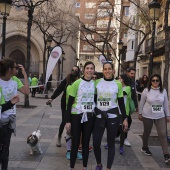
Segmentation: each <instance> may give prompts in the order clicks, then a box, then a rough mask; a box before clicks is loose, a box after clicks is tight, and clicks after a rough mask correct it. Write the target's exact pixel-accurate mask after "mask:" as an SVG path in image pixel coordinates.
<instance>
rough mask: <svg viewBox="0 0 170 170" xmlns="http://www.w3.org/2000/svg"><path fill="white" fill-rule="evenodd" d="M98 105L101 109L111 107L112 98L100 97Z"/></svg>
mask: <svg viewBox="0 0 170 170" xmlns="http://www.w3.org/2000/svg"><path fill="white" fill-rule="evenodd" d="M97 107H99V108H101V109H109V108H110V107H111V99H110V98H102V99H98V101H97Z"/></svg>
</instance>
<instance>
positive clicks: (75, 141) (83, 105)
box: [66, 61, 95, 170]
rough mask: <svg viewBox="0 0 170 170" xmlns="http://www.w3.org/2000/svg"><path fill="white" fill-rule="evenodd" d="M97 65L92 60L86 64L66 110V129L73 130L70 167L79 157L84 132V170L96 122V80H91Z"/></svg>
mask: <svg viewBox="0 0 170 170" xmlns="http://www.w3.org/2000/svg"><path fill="white" fill-rule="evenodd" d="M94 70H95V66H94V64H93V63H92V62H90V61H89V62H86V63H85V65H84V76H83V77H81V78H80V79H78V80H76V81H75V82H74V83H73V84H72V86H71V88H72V89H71V92H70V93H69V94H70V95H69V99H68V105H67V111H66V122H67V123H66V129H67V131H70V130H71V134H72V148H71V158H70V169H71V170H73V169H74V166H75V162H76V158H77V152H78V147H79V143H80V136H81V134H82V155H83V170H86V169H87V162H88V156H89V141H90V137H91V133H92V129H93V124H94V115H93V110H94V92H95V85H94V81H93V80H91V79H92V76H93V73H94Z"/></svg>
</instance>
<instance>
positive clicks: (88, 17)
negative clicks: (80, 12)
mask: <svg viewBox="0 0 170 170" xmlns="http://www.w3.org/2000/svg"><path fill="white" fill-rule="evenodd" d="M93 18H95V14H87V13H86V14H85V19H93Z"/></svg>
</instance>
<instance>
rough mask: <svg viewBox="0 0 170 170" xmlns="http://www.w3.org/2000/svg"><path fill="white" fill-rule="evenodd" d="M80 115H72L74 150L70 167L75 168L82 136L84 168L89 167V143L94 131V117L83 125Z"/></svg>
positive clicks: (72, 149)
mask: <svg viewBox="0 0 170 170" xmlns="http://www.w3.org/2000/svg"><path fill="white" fill-rule="evenodd" d="M81 118H82V117H81V116H80V115H74V114H72V115H71V134H72V148H71V159H70V167H71V168H74V166H75V162H76V158H77V152H78V147H79V144H80V136H81V134H82V156H83V167H87V162H88V157H89V142H90V137H91V133H92V130H93V124H94V116H91V117H89V118H88V121H87V122H83V123H81Z"/></svg>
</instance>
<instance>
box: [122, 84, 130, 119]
mask: <svg viewBox="0 0 170 170" xmlns="http://www.w3.org/2000/svg"><path fill="white" fill-rule="evenodd" d="M123 91H125V92H126V94H127V95H124V103H125V109H126V115H127V116H129V112H130V100H131V87H130V86H124V87H123Z"/></svg>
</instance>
